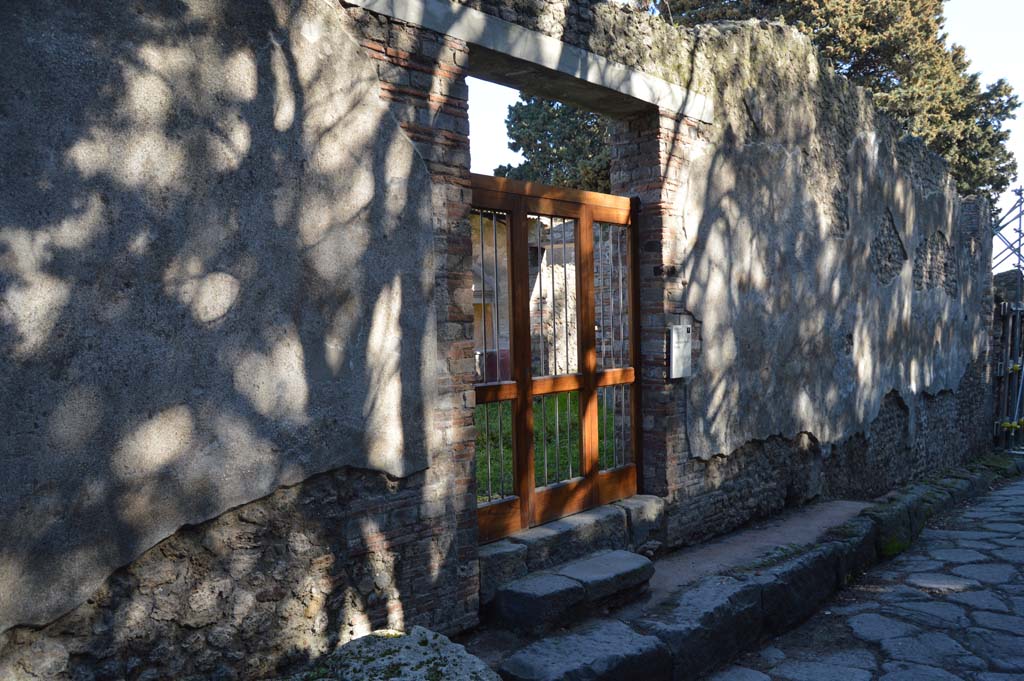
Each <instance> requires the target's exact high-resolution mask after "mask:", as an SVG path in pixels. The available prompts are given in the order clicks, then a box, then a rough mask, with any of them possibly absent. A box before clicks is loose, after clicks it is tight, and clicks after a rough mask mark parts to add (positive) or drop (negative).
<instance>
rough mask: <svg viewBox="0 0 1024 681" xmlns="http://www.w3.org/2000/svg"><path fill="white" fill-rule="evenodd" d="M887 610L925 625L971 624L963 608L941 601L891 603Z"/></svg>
mask: <svg viewBox="0 0 1024 681" xmlns="http://www.w3.org/2000/svg"><path fill="white" fill-rule="evenodd" d="M887 612H891V613H892V614H894V615H896V616H897V617H901V618H904V619H907V620H909V621H911V622H914V623H915V624H919V625H921V626H925V627H941V628H945V629H949V628H956V627H967V626H970V625H971V620H970V618H969V617H968V616H967V611H966V610H965V609H964V608H962V607H960V606H958V605H953V604H952V603H943V602H941V601H930V602H916V601H913V602H907V603H893V604H892V605H890V606H889V608H888V609H887Z"/></svg>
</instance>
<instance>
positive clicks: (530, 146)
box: [494, 97, 611, 192]
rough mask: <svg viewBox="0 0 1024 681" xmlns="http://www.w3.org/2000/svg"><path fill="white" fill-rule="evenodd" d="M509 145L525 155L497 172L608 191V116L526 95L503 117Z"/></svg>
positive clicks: (508, 175) (516, 178) (498, 174)
mask: <svg viewBox="0 0 1024 681" xmlns="http://www.w3.org/2000/svg"><path fill="white" fill-rule="evenodd" d="M505 125H506V126H507V128H508V137H509V148H510V149H512V151H517V152H520V153H521V154H523V156H524V157H525V158H526V160H525V162H523V163H522V164H521V165H518V166H514V167H513V166H510V165H503V166H499V167H498V168H496V169H495V170H494V174H495V175H497V176H499V177H508V178H511V179H514V180H531V181H534V182H541V183H543V184H550V185H555V186H559V187H571V188H573V189H588V190H590V191H597V192H608V191H609V190H610V189H611V187H610V178H609V166H610V162H611V157H610V155H609V153H610V152H609V137H608V120H607V119H606V118H604V117H603V116H600V115H598V114H595V113H591V112H589V111H584V110H581V109H576V108H574V107H571V106H569V105H567V104H562V103H561V102H555V101H551V100H549V99H542V98H540V97H523V98H521V99H520V100H519V101H518V102H516V103H515V104H513V105H512V106H510V107H509V109H508V117H507V118H506V119H505Z"/></svg>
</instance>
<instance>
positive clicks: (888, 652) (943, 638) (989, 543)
mask: <svg viewBox="0 0 1024 681" xmlns="http://www.w3.org/2000/svg"><path fill="white" fill-rule="evenodd" d="M1022 572H1024V481H1016V482H1012V483H1010V484H1008V485H1006V486H1004V487H1002V488H1000V489H997V490H996V491H993V492H991V493H989V494H987V495H985V496H983V497H980V498H978V499H976V500H975V501H973V502H972V503H971V504H969V505H968V506H966V507H964V508H962V509H959V510H957V511H956V512H954V513H953V514H951V515H948V516H944V517H940V518H936V519H935V521H934V522H932V523H929V524H928V526H927V527H926V528H925V529H924V531H923V532H922V533H921V535H920V537H919V538H918V540H917V541H916V542H915V543H914V544H913V546H912V547H911V548H910V549H909V550H908V551H906V552H905V553H903V554H901V555H900V556H898V557H896V558H895V559H893V560H891V561H889V562H887V563H883V564H880V565H878V566H877V567H875V568H874V569H872V570H870V571H869V572H868V573H867V574H865V575H864V576H863V577H862V578H861V579H860V580H858V581H857V583H856V584H855V585H853V586H851V587H850V588H848V589H845V590H843V591H841V592H840V593H839V594H837V596H836V598H835V599H833V600H832V602H830V603H828V604H827V605H825V606H824V608H823V610H821V611H820V612H819V613H818V614H817V615H815V616H814V617H813V618H811V619H810V620H809V621H808V622H807V623H805V624H804V625H802V626H800V627H799V628H797V629H795V630H793V631H790V632H789V633H786V634H783V635H782V636H779V637H778V638H777V639H775V640H774V641H772V642H771V644H770V645H767V646H764V647H762V648H761V649H760V650H757V651H755V652H752V653H748V654H746V655H744V656H743V657H741V658H740V659H739V660H738V661H737V662H736V663H735V664H733V665H732V666H730V667H728V668H727V669H725V670H723V671H721V672H719V673H718V674H716V675H713V676H712V677H711V679H712V680H713V681H773V680H778V681H817V680H822V681H824V680H827V679H842V680H843V681H873V680H875V679H879V680H882V681H910V680H914V681H1009V680H1010V679H1018V680H1019V679H1024V575H1022Z"/></svg>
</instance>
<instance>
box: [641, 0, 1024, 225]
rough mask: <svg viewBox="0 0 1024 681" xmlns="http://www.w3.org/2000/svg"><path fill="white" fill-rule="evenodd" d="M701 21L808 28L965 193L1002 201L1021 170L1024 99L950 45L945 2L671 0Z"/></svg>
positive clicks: (677, 10) (676, 12)
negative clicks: (1016, 127) (1016, 133)
mask: <svg viewBox="0 0 1024 681" xmlns="http://www.w3.org/2000/svg"><path fill="white" fill-rule="evenodd" d="M666 1H667V2H668V3H669V6H665V5H664V2H662V4H661V5H660V7H662V9H663V15H666V14H668V13H669V12H671V14H672V16H673V18H674V20H675V21H677V22H679V23H682V24H686V25H693V24H697V23H703V22H707V21H715V20H719V19H746V18H758V19H781V20H784V21H786V22H788V23H790V24H792V25H794V26H796V27H797V28H798V29H799V30H801V31H802V32H804V33H806V34H807V35H809V36H810V37H811V40H812V41H813V42H814V44H815V45H816V46H817V47H818V49H819V50H820V52H821V53H822V55H823V56H825V57H827V58H828V59H830V60H832V62H833V63H834V64H835V65H836V71H838V72H839V73H841V74H843V75H845V76H846V77H848V78H849V79H850V80H851V81H853V82H854V83H856V84H858V85H862V86H864V87H866V88H868V89H869V90H871V91H872V92H873V93H874V101H875V104H876V105H877V106H878V108H879V109H881V110H882V111H884V112H886V113H888V114H889V115H890V116H892V117H893V118H894V119H896V120H897V121H898V122H899V123H901V124H902V125H903V126H904V127H905V128H906V129H907V130H908V131H909V132H910V133H912V134H914V135H916V136H918V137H921V138H922V139H923V140H924V141H925V143H926V144H927V145H928V146H929V147H930V148H931V149H932V150H933V151H935V152H936V153H938V154H940V155H941V156H943V157H944V158H945V159H946V161H947V162H948V163H949V168H950V172H951V173H952V174H953V177H954V178H956V181H957V189H958V190H959V191H960V193H961V194H978V195H982V196H986V197H987V198H988V199H989V200H990V201H991V203H992V205H993V206H994V205H995V199H996V198H998V195H999V194H1000V193H1002V192H1003V191H1005V190H1006V188H1007V187H1008V186H1009V184H1010V182H1012V181H1013V180H1014V178H1015V176H1016V172H1017V162H1016V160H1015V159H1014V158H1013V154H1012V153H1011V152H1010V151H1009V149H1008V148H1007V146H1006V143H1007V141H1008V139H1009V131H1007V130H1006V129H1005V127H1004V124H1005V123H1006V121H1007V120H1010V119H1013V118H1014V112H1015V111H1016V110H1017V108H1018V107H1019V106H1020V103H1019V101H1018V99H1017V97H1016V96H1015V95H1014V94H1013V90H1012V89H1011V88H1010V86H1009V84H1008V83H1007V82H1006V81H1005V80H999V81H997V82H996V83H994V84H992V85H990V86H988V87H987V88H982V87H981V82H980V78H979V76H978V74H977V73H971V72H970V71H969V69H970V61H968V59H967V56H966V54H965V52H964V49H963V47H961V46H959V45H955V44H954V45H950V46H947V42H948V36H947V34H946V33H944V32H943V26H944V24H945V17H944V15H943V10H942V3H943V0H774V1H771V0H666Z"/></svg>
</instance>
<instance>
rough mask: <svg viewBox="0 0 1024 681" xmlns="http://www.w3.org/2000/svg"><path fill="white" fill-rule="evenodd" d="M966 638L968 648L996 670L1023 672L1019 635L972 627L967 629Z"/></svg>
mask: <svg viewBox="0 0 1024 681" xmlns="http://www.w3.org/2000/svg"><path fill="white" fill-rule="evenodd" d="M966 640H967V645H968V646H969V647H970V649H971V650H972V651H974V653H975V654H976V655H978V656H980V657H983V658H985V659H986V660H987V661H988V663H989V665H990V666H991V667H993V668H995V669H996V670H998V671H1002V672H1024V645H1021V638H1020V636H1015V635H1013V634H1003V633H997V632H993V631H990V630H988V629H979V628H972V629H968V630H967V632H966ZM1022 678H1024V677H1022Z"/></svg>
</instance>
